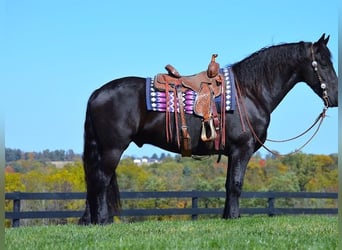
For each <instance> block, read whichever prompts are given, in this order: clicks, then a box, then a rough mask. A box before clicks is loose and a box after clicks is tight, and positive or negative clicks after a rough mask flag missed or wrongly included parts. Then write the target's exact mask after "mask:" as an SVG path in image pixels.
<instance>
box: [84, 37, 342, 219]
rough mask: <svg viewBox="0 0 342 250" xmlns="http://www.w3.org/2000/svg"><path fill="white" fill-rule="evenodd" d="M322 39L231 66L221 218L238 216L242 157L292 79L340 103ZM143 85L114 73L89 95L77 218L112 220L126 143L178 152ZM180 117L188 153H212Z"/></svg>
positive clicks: (261, 136)
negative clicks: (232, 99)
mask: <svg viewBox="0 0 342 250" xmlns="http://www.w3.org/2000/svg"><path fill="white" fill-rule="evenodd" d="M328 40H329V36H328V37H325V34H323V35H322V37H321V38H320V39H319V40H318V41H317V42H314V43H312V42H298V43H288V44H281V45H277V46H271V47H268V48H264V49H261V50H260V51H258V52H256V53H254V54H252V55H251V56H249V57H247V58H245V59H244V60H242V61H240V62H238V63H235V64H233V65H232V70H233V72H234V75H235V80H236V81H235V84H236V87H237V89H240V91H239V92H240V98H239V100H238V101H237V103H238V104H240V109H236V110H235V111H234V112H228V113H226V117H225V118H226V119H225V123H226V125H225V130H226V133H225V138H226V145H225V148H224V150H223V152H222V153H223V154H224V155H226V156H228V171H227V178H226V184H225V185H226V192H227V194H226V201H225V207H224V212H223V218H226V219H227V218H237V217H239V216H240V212H239V197H240V194H241V191H242V186H243V180H244V174H245V171H246V167H247V163H248V161H249V159H250V158H251V156H252V154H253V153H254V152H256V151H257V150H258V149H259V148H260V147H261V143H263V142H264V141H265V140H266V136H267V128H268V126H269V123H270V114H271V112H272V111H273V110H274V109H275V108H276V107H277V105H278V104H279V103H280V102H281V101H282V99H283V98H284V97H285V95H286V94H287V93H288V92H289V91H290V90H291V89H292V88H293V87H294V86H295V84H296V83H298V82H305V83H307V84H308V85H309V86H310V88H311V89H312V90H313V91H314V92H315V93H316V94H317V95H318V96H319V97H320V98H322V100H323V101H324V104H325V107H326V108H327V107H336V106H337V105H338V102H337V99H338V97H337V88H338V86H337V85H338V81H337V76H336V73H335V70H334V68H333V65H332V62H331V54H330V51H329V49H328V48H327V43H328ZM145 84H146V79H145V78H140V77H125V78H121V79H116V80H113V81H111V82H109V83H107V84H105V85H104V86H102V87H101V88H99V89H97V90H96V91H94V93H93V94H92V95H91V97H90V99H89V101H88V106H87V112H86V119H85V125H84V129H85V132H84V155H83V161H84V172H85V180H86V185H87V198H86V210H85V213H84V215H83V216H82V218H81V219H80V224H89V223H93V224H105V223H110V222H111V219H112V216H113V215H114V214H116V213H117V212H118V211H119V209H120V196H119V188H118V184H117V176H116V173H115V170H116V167H117V165H118V163H119V160H120V157H121V155H122V153H123V152H124V150H125V149H126V148H127V147H128V145H129V144H130V142H134V143H136V144H137V145H138V146H139V147H141V146H142V145H143V144H145V143H148V144H152V145H155V146H157V147H160V148H163V149H165V150H168V151H171V152H175V153H180V149H179V147H178V145H177V142H167V140H166V131H165V125H166V124H165V122H166V121H165V113H163V112H152V111H148V110H147V108H146V95H145ZM308 107H309V104H308ZM185 116H186V117H185V118H186V122H187V125H188V127H189V133H190V136H191V138H192V140H191V146H192V153H193V155H211V154H218V153H219V152H218V151H217V150H215V149H214V147H212V148H208V146H207V144H206V143H204V142H203V141H202V140H201V139H200V134H201V118H199V117H196V116H195V115H189V114H186V115H185ZM171 122H173V119H171Z"/></svg>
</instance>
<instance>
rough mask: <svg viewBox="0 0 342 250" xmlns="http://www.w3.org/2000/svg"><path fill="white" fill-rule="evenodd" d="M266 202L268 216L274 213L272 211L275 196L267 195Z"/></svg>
mask: <svg viewBox="0 0 342 250" xmlns="http://www.w3.org/2000/svg"><path fill="white" fill-rule="evenodd" d="M267 202H268V216H273V215H275V213H274V202H275V198H274V197H269V198H268V201H267Z"/></svg>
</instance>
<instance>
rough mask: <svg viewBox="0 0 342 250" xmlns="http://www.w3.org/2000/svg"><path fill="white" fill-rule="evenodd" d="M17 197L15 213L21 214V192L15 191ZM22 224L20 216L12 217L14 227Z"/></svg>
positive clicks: (14, 203) (14, 205) (14, 201)
mask: <svg viewBox="0 0 342 250" xmlns="http://www.w3.org/2000/svg"><path fill="white" fill-rule="evenodd" d="M15 194H16V197H17V198H15V199H13V214H14V215H16V214H17V215H18V216H20V192H15ZM19 226H20V217H17V218H13V219H12V227H19Z"/></svg>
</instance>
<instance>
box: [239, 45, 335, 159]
mask: <svg viewBox="0 0 342 250" xmlns="http://www.w3.org/2000/svg"><path fill="white" fill-rule="evenodd" d="M310 51H311V58H312V62H311V66H312V67H313V70H314V72H315V74H316V76H317V78H318V80H319V82H320V86H321V89H322V98H323V100H324V108H323V111H322V112H321V113H320V114H319V115H318V117H317V118H316V120H315V121H314V123H313V124H312V125H311V126H310V127H309V128H308V129H307V130H305V131H304V132H302V133H300V134H299V135H297V136H295V137H292V138H289V139H285V140H272V139H266V141H270V142H288V141H292V140H295V139H298V138H299V137H301V136H303V135H305V134H306V133H307V132H309V131H310V130H311V129H312V128H313V127H314V126H315V125H316V124H317V123H318V126H317V128H316V130H315V131H314V133H313V135H312V136H311V137H310V138H309V139H308V141H307V142H305V143H304V144H303V145H302V146H301V147H299V148H298V149H296V150H295V151H293V152H291V153H289V154H286V155H291V154H295V153H297V152H299V151H300V150H302V149H303V148H304V147H305V146H306V145H307V144H308V143H309V142H310V141H311V140H312V139H313V137H314V136H315V135H316V134H317V133H318V130H319V128H320V127H321V125H322V122H323V119H324V118H325V117H326V115H325V113H326V111H327V110H328V107H329V96H328V92H327V84H326V83H325V82H324V81H323V78H322V77H321V75H320V74H319V72H318V63H317V61H316V59H315V54H314V50H313V43H312V44H311V49H310ZM235 84H236V90H237V93H236V98H237V106H238V109H239V113H240V120H241V123H242V128H243V131H244V132H245V131H246V128H245V124H244V122H243V118H242V116H243V114H242V112H241V111H243V113H244V114H245V115H244V116H245V120H246V122H247V125H248V127H249V129H250V131H251V133H252V135H253V137H254V139H255V140H256V141H257V142H258V143H260V145H261V146H262V147H263V148H264V149H266V150H267V151H268V152H270V153H271V154H273V155H276V156H286V155H282V154H279V153H278V152H275V151H273V150H271V149H269V148H268V147H267V146H265V144H264V143H263V142H262V140H261V139H260V138H259V137H258V135H257V134H256V133H255V130H254V128H253V126H252V124H251V122H250V120H249V118H248V113H247V109H246V106H245V103H244V102H243V101H242V98H241V97H242V95H241V90H240V86H239V82H238V80H237V79H235ZM240 102H241V103H240ZM240 104H241V106H242V107H240ZM241 108H242V110H241Z"/></svg>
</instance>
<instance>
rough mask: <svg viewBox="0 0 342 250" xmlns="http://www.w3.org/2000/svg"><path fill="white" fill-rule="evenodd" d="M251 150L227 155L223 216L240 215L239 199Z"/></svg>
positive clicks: (235, 216) (234, 216) (225, 217)
mask: <svg viewBox="0 0 342 250" xmlns="http://www.w3.org/2000/svg"><path fill="white" fill-rule="evenodd" d="M251 156H252V152H249V153H248V152H246V151H242V150H240V151H238V152H237V153H236V154H231V155H230V156H229V157H228V171H227V178H226V201H225V207H224V211H223V218H224V219H228V218H238V217H240V208H239V199H240V195H241V192H242V186H243V180H244V175H245V172H246V168H247V163H248V161H249V159H250V157H251Z"/></svg>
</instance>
